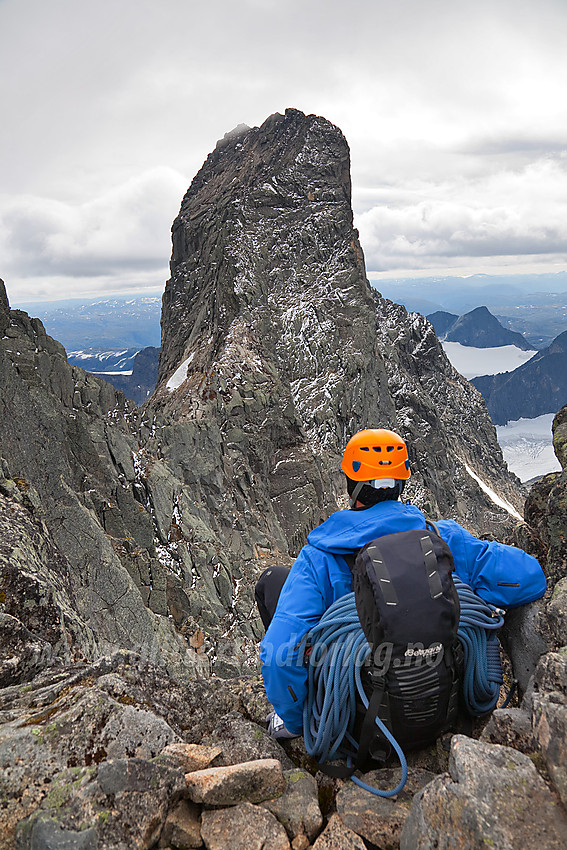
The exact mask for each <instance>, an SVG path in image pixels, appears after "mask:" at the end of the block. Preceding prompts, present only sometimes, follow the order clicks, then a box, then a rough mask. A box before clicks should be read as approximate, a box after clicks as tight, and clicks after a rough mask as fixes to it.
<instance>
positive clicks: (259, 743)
mask: <svg viewBox="0 0 567 850" xmlns="http://www.w3.org/2000/svg"><path fill="white" fill-rule="evenodd" d="M210 742H211V744H217V745H218V746H221V747H222V753H221V755H220V756H218V757H217V758H216V759H215V766H218V767H220V766H222V765H228V764H237V763H238V762H244V761H252V760H254V759H266V758H275V759H278V761H280V762H281V765H282V768H283V769H284V770H291V769H292V768H293V766H294V765H293V763H292V761H291V759H290V758H289V756H288V755H287V754H286V752H285V750H284V749H283V747H282V746H281V745H280V744H278V742H277V741H276V740H275V739H274V738H272V736H271V735H268V733H267V732H266V730H265V729H263V728H262V727H261V726H259V725H258V724H257V723H253V722H252V721H251V720H247V719H246V718H245V717H243V716H242V715H241V714H239V713H238V712H237V711H233V712H231V713H230V714H226V715H225V716H224V717H221V719H220V721H219V723H218V724H217V726H216V727H215V728H214V729H213V731H212V734H211V736H210Z"/></svg>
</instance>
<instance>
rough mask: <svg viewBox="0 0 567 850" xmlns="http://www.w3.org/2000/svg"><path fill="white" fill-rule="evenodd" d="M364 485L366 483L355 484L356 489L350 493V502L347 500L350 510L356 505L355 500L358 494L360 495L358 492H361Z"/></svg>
mask: <svg viewBox="0 0 567 850" xmlns="http://www.w3.org/2000/svg"><path fill="white" fill-rule="evenodd" d="M365 484H366V481H359V482H358V483H357V485H356V487H355V488H354V490H353V491H352V495H351V497H350V500H349V505H350V507H351V510H352V508H354V506H355V505H356V500H357V498H358V494H359V493H360V491H361V490H362V488H363V487H364V485H365Z"/></svg>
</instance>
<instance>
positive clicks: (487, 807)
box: [400, 735, 567, 850]
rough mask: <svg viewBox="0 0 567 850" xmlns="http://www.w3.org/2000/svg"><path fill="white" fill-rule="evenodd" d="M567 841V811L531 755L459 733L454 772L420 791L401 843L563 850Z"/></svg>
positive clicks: (404, 848)
mask: <svg viewBox="0 0 567 850" xmlns="http://www.w3.org/2000/svg"><path fill="white" fill-rule="evenodd" d="M566 843H567V815H566V814H565V811H564V810H563V809H562V808H561V806H559V805H558V803H557V801H556V800H555V798H554V796H553V794H552V793H551V791H550V790H549V788H548V787H547V785H546V784H545V782H544V781H543V779H542V778H541V776H540V775H539V774H538V772H537V770H536V768H535V766H534V764H533V762H532V761H531V760H530V759H529V758H528V757H527V756H525V755H523V754H522V753H519V752H517V751H515V750H512V749H511V748H509V747H502V746H498V745H492V744H484V743H481V742H478V741H474V740H472V739H470V738H466V737H464V736H463V735H455V736H454V737H453V740H452V746H451V756H450V761H449V775H441V776H439V777H437V778H436V779H435V780H434V781H433V782H431V783H430V784H429V785H427V786H426V787H425V788H424V789H423V791H421V792H420V793H419V794H418V795H417V797H416V798H415V800H414V804H413V808H412V811H411V813H410V815H409V817H408V819H407V820H406V823H405V825H404V828H403V830H402V835H401V841H400V847H401V850H433V848H438V849H439V850H444V848H446V850H449V848H455V847H463V848H483V847H498V848H499V850H517V848H518V847H539V848H541V850H543V848H545V850H548V848H549V850H551V848H557V850H559V848H562V847H565V844H566Z"/></svg>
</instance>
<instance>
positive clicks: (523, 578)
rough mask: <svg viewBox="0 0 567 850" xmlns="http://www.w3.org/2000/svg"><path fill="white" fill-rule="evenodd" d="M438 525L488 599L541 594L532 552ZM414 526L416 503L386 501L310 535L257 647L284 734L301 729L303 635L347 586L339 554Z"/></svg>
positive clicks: (462, 572)
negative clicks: (286, 730)
mask: <svg viewBox="0 0 567 850" xmlns="http://www.w3.org/2000/svg"><path fill="white" fill-rule="evenodd" d="M436 525H437V527H438V529H439V533H440V535H441V537H442V538H443V539H444V540H445V541H446V542H447V543H448V545H449V548H450V549H451V552H452V553H453V557H454V560H455V572H456V573H457V575H458V576H459V578H460V579H461V580H462V581H464V582H465V583H466V584H468V585H470V586H471V587H472V588H473V590H474V591H475V592H476V593H478V595H479V596H481V597H482V598H483V599H485V600H486V601H487V602H492V603H493V604H494V605H497V606H499V607H502V608H509V607H512V606H514V605H525V604H526V603H528V602H533V601H534V600H535V599H539V597H540V596H542V595H543V594H544V593H545V589H546V579H545V575H544V574H543V570H542V569H541V567H540V565H539V563H538V562H537V561H536V559H535V558H532V556H531V555H528V554H526V552H524V551H522V550H521V549H516V548H515V547H512V546H506V545H505V544H503V543H495V542H487V541H485V540H479V539H478V538H477V537H473V535H472V534H469V532H468V531H466V530H465V529H464V528H462V526H460V525H459V524H458V523H456V522H454V521H453V520H442V521H441V522H438V523H436ZM413 528H425V516H424V515H423V514H422V512H421V511H420V510H419V509H418V508H416V507H415V506H414V505H409V504H404V503H403V502H397V501H386V502H380V503H378V504H377V505H374V506H373V507H371V508H367V509H366V510H362V511H337V512H336V513H334V514H332V515H331V516H330V517H329V519H327V520H326V521H325V522H324V523H322V525H320V526H318V527H317V528H315V529H314V530H313V531H312V532H311V533H310V534H309V536H308V538H307V540H308V543H307V545H306V546H304V547H303V549H302V550H301V552H300V553H299V555H298V557H297V559H296V561H295V563H294V564H293V566H292V568H291V572H290V574H289V576H288V578H287V580H286V582H285V584H284V586H283V589H282V592H281V594H280V598H279V601H278V605H277V608H276V612H275V614H274V617H273V619H272V622H271V623H270V626H269V628H268V631H267V632H266V636H265V637H264V640H263V641H262V644H261V647H260V660H261V662H262V675H263V678H264V686H265V688H266V694H267V696H268V699H269V700H270V702H271V703H272V705H273V706H274V708H275V710H276V711H277V713H278V714H279V715H280V717H281V718H282V719H283V721H284V722H285V725H286V726H287V728H288V729H289V731H290V732H293V733H295V734H301V732H302V729H303V701H304V699H305V697H306V693H307V668H306V667H305V666H304V664H303V643H302V641H303V639H304V637H305V635H306V633H307V632H308V631H309V629H310V628H311V627H312V626H314V625H315V624H316V623H317V622H318V621H319V620H320V618H321V616H322V615H323V614H324V613H325V611H326V610H327V608H329V606H330V605H332V604H333V602H335V601H336V600H337V599H339V598H340V597H341V596H344V595H345V594H347V593H350V592H351V590H352V586H351V573H350V569H349V567H348V564H347V562H346V561H345V559H344V558H342V557H341V555H344V554H348V553H351V552H354V551H355V550H357V549H360V547H361V546H364V545H365V544H366V543H369V542H370V541H371V540H374V539H375V538H377V537H381V536H383V535H385V534H393V533H395V532H398V531H407V530H408V529H413ZM503 583H504V584H505V585H508V586H504V585H503ZM516 583H517V585H518V586H517V587H516V586H509V585H516Z"/></svg>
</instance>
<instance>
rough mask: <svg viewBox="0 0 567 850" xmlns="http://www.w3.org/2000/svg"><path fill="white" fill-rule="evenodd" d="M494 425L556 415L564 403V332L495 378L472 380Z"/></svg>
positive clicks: (566, 347) (566, 361) (566, 383)
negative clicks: (509, 370) (530, 356)
mask: <svg viewBox="0 0 567 850" xmlns="http://www.w3.org/2000/svg"><path fill="white" fill-rule="evenodd" d="M471 383H472V384H474V386H475V387H476V388H477V390H479V392H480V393H482V395H483V396H484V399H485V401H486V405H487V407H488V412H489V413H490V416H491V418H492V421H493V422H494V424H495V425H505V424H506V423H507V422H509V421H511V420H517V419H534V418H535V417H536V416H541V415H542V414H544V413H556V412H557V411H558V410H560V408H561V407H562V406H563V405H564V404H566V403H567V331H564V332H563V333H562V334H560V335H559V336H558V337H557V338H556V339H555V340H554V341H553V342H552V344H551V345H550V346H548V347H547V348H544V349H542V350H541V351H538V352H537V354H535V355H534V356H533V357H532V358H531V360H528V362H527V363H524V364H523V365H522V366H519V367H518V368H517V369H514V371H513V372H504V373H500V374H498V375H482V376H481V377H478V378H473V379H472V381H471Z"/></svg>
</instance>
